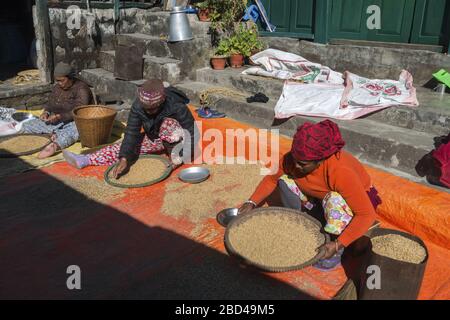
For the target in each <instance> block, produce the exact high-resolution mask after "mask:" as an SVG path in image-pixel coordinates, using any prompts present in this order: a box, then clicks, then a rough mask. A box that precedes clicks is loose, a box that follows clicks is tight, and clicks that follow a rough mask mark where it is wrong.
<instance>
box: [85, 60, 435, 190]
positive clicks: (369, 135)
mask: <svg viewBox="0 0 450 320" xmlns="http://www.w3.org/2000/svg"><path fill="white" fill-rule="evenodd" d="M81 78H82V79H83V80H84V81H86V82H87V83H88V84H89V85H90V86H92V87H93V88H94V90H95V92H96V93H98V94H100V95H101V94H106V95H108V96H109V97H111V95H114V96H115V97H116V98H117V99H118V100H121V101H123V102H125V103H124V104H123V105H124V106H129V105H131V103H132V102H133V101H134V99H135V98H136V89H137V88H138V87H139V86H140V85H142V83H143V82H144V80H138V81H123V80H117V79H115V78H114V75H113V73H112V72H110V71H108V70H105V69H101V68H97V69H87V70H83V71H82V72H81ZM175 87H177V88H178V89H181V90H182V91H184V92H185V93H186V94H187V95H188V97H189V98H190V99H191V101H192V103H194V104H196V103H198V94H199V93H201V92H202V91H204V90H207V89H212V88H213V89H214V88H216V89H220V88H223V86H222V84H220V86H218V85H211V84H208V83H204V82H194V81H185V82H181V83H178V84H176V85H175ZM250 95H251V93H250V92H247V91H242V90H239V91H238V90H235V92H234V94H231V97H230V96H223V95H220V94H214V93H211V94H210V97H211V100H212V101H213V102H214V104H213V105H214V108H216V109H217V110H219V111H221V112H225V113H226V114H227V115H228V116H229V117H231V118H234V119H236V120H238V121H242V122H246V123H248V124H250V125H253V126H256V127H259V128H265V129H279V130H280V133H281V134H283V135H286V136H288V137H292V136H293V135H294V133H295V131H296V128H297V127H298V126H299V125H301V124H302V123H304V122H306V121H310V122H313V123H317V122H319V121H321V120H322V119H320V118H310V117H295V118H292V119H289V120H288V121H285V122H282V123H281V122H280V123H277V122H274V112H273V110H274V107H275V104H276V102H277V99H274V98H271V99H270V101H269V102H268V103H267V104H264V103H252V104H249V103H247V102H246V101H245V97H246V96H250ZM120 111H121V112H122V113H124V114H123V118H124V119H126V117H127V112H128V110H120ZM336 122H337V123H338V124H339V126H340V128H341V131H342V134H343V136H344V139H345V140H346V142H347V145H346V150H348V151H349V152H351V153H352V154H354V155H355V156H356V157H358V158H359V159H360V160H361V161H362V162H364V163H367V164H370V165H372V166H374V167H377V168H379V169H382V170H386V171H388V172H390V173H392V174H395V175H397V176H402V177H405V178H407V179H410V180H412V181H415V182H418V183H422V184H427V182H426V181H425V179H423V178H420V177H418V176H417V174H416V172H415V166H416V164H417V162H418V161H419V160H420V159H421V158H422V157H423V156H424V155H425V154H427V153H428V152H430V151H431V150H432V148H433V143H434V141H433V138H434V136H435V135H434V134H430V133H424V132H418V131H414V130H410V129H405V128H400V127H397V126H392V125H389V124H386V123H383V122H379V121H374V120H371V119H358V120H355V121H336ZM427 185H428V184H427Z"/></svg>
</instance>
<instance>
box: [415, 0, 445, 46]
mask: <svg viewBox="0 0 450 320" xmlns="http://www.w3.org/2000/svg"><path fill="white" fill-rule="evenodd" d="M449 20H450V1H446V0H416V12H415V15H414V25H413V29H412V36H411V42H413V43H423V44H435V45H437V44H442V45H445V44H446V43H445V40H446V39H448V35H449V32H450V30H449V29H450V24H449Z"/></svg>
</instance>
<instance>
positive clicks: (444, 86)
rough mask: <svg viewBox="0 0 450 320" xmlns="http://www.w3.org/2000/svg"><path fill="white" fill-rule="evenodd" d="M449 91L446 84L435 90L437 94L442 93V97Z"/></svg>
mask: <svg viewBox="0 0 450 320" xmlns="http://www.w3.org/2000/svg"><path fill="white" fill-rule="evenodd" d="M446 90H447V86H446V85H445V84H442V83H441V84H438V85H437V87H436V88H434V91H436V92H437V93H440V94H441V95H444V94H445V91H446Z"/></svg>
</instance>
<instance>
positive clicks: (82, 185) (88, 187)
mask: <svg viewBox="0 0 450 320" xmlns="http://www.w3.org/2000/svg"><path fill="white" fill-rule="evenodd" d="M53 177H55V178H56V179H58V180H59V181H60V182H62V183H64V184H65V185H66V186H67V187H69V188H70V189H71V192H77V193H79V194H82V195H84V196H85V197H86V198H88V199H89V200H93V201H95V202H98V203H101V204H107V203H109V202H111V201H112V200H114V198H117V197H118V196H120V195H121V194H122V193H123V189H120V188H115V187H112V186H110V185H107V184H106V183H105V182H104V181H102V180H99V179H97V178H94V177H69V176H63V175H53Z"/></svg>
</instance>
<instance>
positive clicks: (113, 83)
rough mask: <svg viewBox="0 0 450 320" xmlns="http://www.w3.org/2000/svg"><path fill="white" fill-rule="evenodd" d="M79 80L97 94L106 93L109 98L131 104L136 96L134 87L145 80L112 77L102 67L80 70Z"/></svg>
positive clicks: (112, 75) (110, 73)
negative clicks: (126, 79)
mask: <svg viewBox="0 0 450 320" xmlns="http://www.w3.org/2000/svg"><path fill="white" fill-rule="evenodd" d="M80 78H81V80H83V81H85V82H86V83H87V84H88V85H89V86H91V87H92V88H93V89H94V92H95V93H96V94H97V95H108V97H109V98H110V99H113V98H115V99H117V100H120V101H123V102H125V103H128V104H131V103H133V101H134V99H135V98H136V89H137V88H138V87H139V86H141V85H142V84H143V83H144V82H145V80H143V79H142V80H136V81H125V80H119V79H116V78H115V77H114V74H113V73H112V72H110V71H108V70H105V69H102V68H96V69H85V70H82V71H81V72H80Z"/></svg>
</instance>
